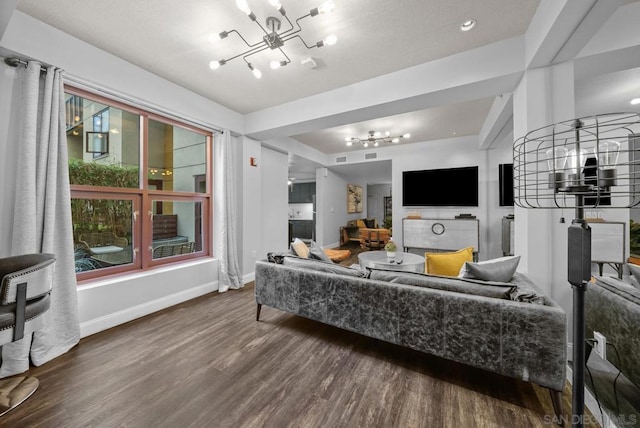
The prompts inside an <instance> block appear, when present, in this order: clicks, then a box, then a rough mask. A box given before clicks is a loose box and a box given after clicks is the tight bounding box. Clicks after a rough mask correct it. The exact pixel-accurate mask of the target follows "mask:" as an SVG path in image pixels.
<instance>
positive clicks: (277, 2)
mask: <svg viewBox="0 0 640 428" xmlns="http://www.w3.org/2000/svg"><path fill="white" fill-rule="evenodd" d="M269 4H270V5H271V6H273V7H275V8H276V9H277V10H280V9H281V8H282V3H280V0H269Z"/></svg>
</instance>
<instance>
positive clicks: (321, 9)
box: [318, 0, 336, 13]
mask: <svg viewBox="0 0 640 428" xmlns="http://www.w3.org/2000/svg"><path fill="white" fill-rule="evenodd" d="M335 7H336V4H335V3H334V2H333V0H329V1H326V2H324V3H322V4H321V5H320V6H318V13H329V12H332V11H333V9H334V8H335Z"/></svg>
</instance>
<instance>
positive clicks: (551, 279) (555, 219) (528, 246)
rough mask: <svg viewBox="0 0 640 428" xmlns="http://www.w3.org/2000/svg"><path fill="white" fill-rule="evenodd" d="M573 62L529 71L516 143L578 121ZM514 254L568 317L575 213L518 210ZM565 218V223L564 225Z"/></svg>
mask: <svg viewBox="0 0 640 428" xmlns="http://www.w3.org/2000/svg"><path fill="white" fill-rule="evenodd" d="M574 98H575V97H574V74H573V61H567V62H564V63H561V64H558V65H554V66H549V67H543V68H537V69H533V70H527V71H526V72H525V74H524V76H523V78H522V80H521V82H520V83H519V84H518V86H517V88H516V90H515V92H514V100H513V109H514V114H513V126H514V139H515V140H517V139H519V138H520V137H523V136H524V135H526V134H527V133H528V132H529V131H532V130H534V129H537V128H540V127H543V126H546V125H550V124H552V123H556V122H559V121H563V120H567V119H571V118H573V117H574V116H575V105H574ZM514 213H515V254H519V255H521V261H520V268H519V269H520V270H521V271H522V272H525V273H526V274H527V275H528V276H529V277H530V278H531V279H532V280H533V281H534V282H535V283H536V284H537V285H538V286H539V287H540V288H542V289H543V290H544V291H545V292H547V293H548V294H549V295H550V296H551V297H552V298H553V299H554V300H555V301H557V302H558V303H559V304H560V305H561V306H562V307H563V308H564V309H565V310H566V311H567V313H568V315H569V317H570V315H571V314H570V311H571V287H570V285H569V283H568V282H567V227H568V225H569V224H570V223H571V220H572V219H573V214H574V213H573V210H570V209H569V210H558V209H555V210H551V209H524V208H519V207H516V208H515V210H514ZM563 215H564V216H565V219H566V222H565V223H560V218H561V217H562V216H563Z"/></svg>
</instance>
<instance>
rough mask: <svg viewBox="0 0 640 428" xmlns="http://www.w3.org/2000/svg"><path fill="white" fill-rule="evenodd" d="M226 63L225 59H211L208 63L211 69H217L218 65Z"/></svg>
mask: <svg viewBox="0 0 640 428" xmlns="http://www.w3.org/2000/svg"><path fill="white" fill-rule="evenodd" d="M226 63H227V61H225V60H224V59H221V60H220V61H211V62H210V63H209V68H210V69H212V70H217V69H219V68H220V66H222V65H225V64H226Z"/></svg>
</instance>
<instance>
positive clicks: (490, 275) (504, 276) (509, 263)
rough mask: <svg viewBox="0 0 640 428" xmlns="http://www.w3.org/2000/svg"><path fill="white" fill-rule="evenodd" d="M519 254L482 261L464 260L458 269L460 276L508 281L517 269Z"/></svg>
mask: <svg viewBox="0 0 640 428" xmlns="http://www.w3.org/2000/svg"><path fill="white" fill-rule="evenodd" d="M518 263H520V256H507V257H500V258H498V259H491V260H487V261H484V262H478V263H472V262H465V264H464V265H463V266H462V269H460V274H459V275H458V276H459V277H460V278H476V279H482V280H484V281H498V282H509V281H511V278H513V274H514V273H516V269H518Z"/></svg>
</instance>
